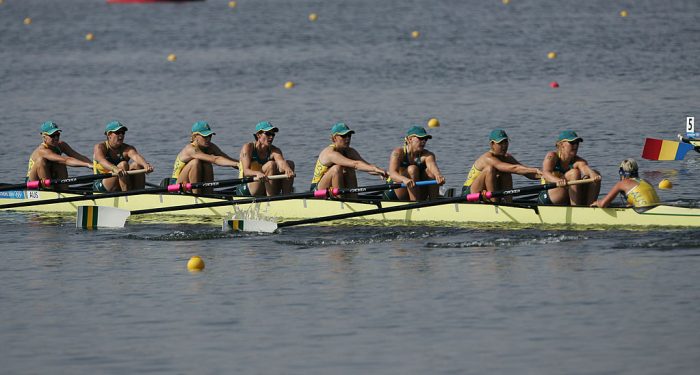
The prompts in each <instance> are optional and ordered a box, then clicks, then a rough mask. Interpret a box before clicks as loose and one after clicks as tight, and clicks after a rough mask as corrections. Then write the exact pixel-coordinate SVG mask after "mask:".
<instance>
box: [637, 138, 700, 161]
mask: <svg viewBox="0 0 700 375" xmlns="http://www.w3.org/2000/svg"><path fill="white" fill-rule="evenodd" d="M693 149H694V147H693V145H691V144H689V143H685V142H683V143H682V142H676V141H666V140H663V139H654V138H647V139H646V141H644V150H643V151H642V157H643V158H644V159H647V160H683V158H684V157H685V154H687V153H688V151H690V150H693Z"/></svg>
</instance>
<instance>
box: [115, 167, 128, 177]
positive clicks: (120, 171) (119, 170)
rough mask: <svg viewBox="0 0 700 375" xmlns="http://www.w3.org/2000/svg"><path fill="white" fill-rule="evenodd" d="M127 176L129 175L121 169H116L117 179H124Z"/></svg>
mask: <svg viewBox="0 0 700 375" xmlns="http://www.w3.org/2000/svg"><path fill="white" fill-rule="evenodd" d="M128 175H129V174H127V173H126V171H125V170H123V169H121V168H118V169H117V176H119V177H126V176H128Z"/></svg>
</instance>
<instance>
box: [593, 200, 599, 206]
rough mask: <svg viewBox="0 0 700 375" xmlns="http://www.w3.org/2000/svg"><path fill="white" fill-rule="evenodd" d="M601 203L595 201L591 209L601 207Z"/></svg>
mask: <svg viewBox="0 0 700 375" xmlns="http://www.w3.org/2000/svg"><path fill="white" fill-rule="evenodd" d="M599 202H600V201H599V200H596V201H593V203H591V207H600V203H599Z"/></svg>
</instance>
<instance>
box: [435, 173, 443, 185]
mask: <svg viewBox="0 0 700 375" xmlns="http://www.w3.org/2000/svg"><path fill="white" fill-rule="evenodd" d="M435 181H437V183H438V185H444V184H445V177H444V176H443V175H441V174H439V175H437V176H435Z"/></svg>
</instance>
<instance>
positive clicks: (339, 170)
mask: <svg viewBox="0 0 700 375" xmlns="http://www.w3.org/2000/svg"><path fill="white" fill-rule="evenodd" d="M326 173H330V174H331V175H334V176H336V175H337V176H341V175H342V174H343V173H345V168H343V166H342V165H338V164H336V165H334V166H332V167H330V168H328V172H326Z"/></svg>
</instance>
